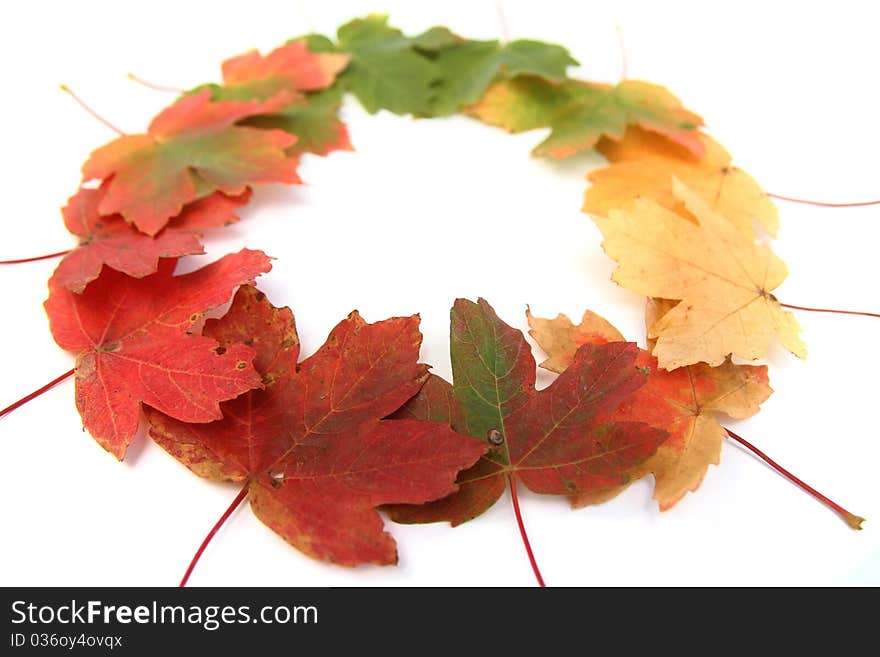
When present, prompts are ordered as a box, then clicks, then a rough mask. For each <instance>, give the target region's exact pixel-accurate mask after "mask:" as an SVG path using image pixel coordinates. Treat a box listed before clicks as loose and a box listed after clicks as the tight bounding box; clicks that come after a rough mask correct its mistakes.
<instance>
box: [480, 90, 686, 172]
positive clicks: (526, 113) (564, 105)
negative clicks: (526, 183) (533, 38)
mask: <svg viewBox="0 0 880 657" xmlns="http://www.w3.org/2000/svg"><path fill="white" fill-rule="evenodd" d="M470 113H471V114H472V115H474V116H475V117H476V118H478V119H480V120H481V121H484V122H486V123H489V124H491V125H497V126H500V127H502V128H504V129H505V130H508V131H510V132H525V131H527V130H535V129H536V128H550V129H551V132H550V135H549V136H548V137H547V138H546V139H545V140H544V141H542V142H541V143H540V144H538V146H537V147H536V148H535V149H534V151H533V152H534V153H535V154H536V155H548V156H550V157H556V158H562V157H568V156H570V155H573V154H575V153H577V152H579V151H585V150H590V149H592V148H593V147H595V146H596V144H597V142H598V141H599V140H600V139H601V138H602V137H606V138H611V139H622V138H623V136H624V132H625V130H626V127H627V126H630V125H637V126H639V127H641V128H644V129H645V130H649V131H651V132H654V133H657V134H660V135H663V136H664V137H665V138H667V139H669V140H671V141H673V142H675V143H677V144H680V145H681V146H684V147H685V148H686V149H688V150H690V151H691V152H693V153H694V154H696V155H702V153H703V150H704V146H703V143H702V142H701V141H700V138H699V133H698V132H697V128H698V127H699V126H700V125H702V123H703V121H702V119H701V118H700V117H699V116H697V115H696V114H694V113H692V112H690V111H688V110H686V109H685V108H684V107H683V106H682V104H681V102H680V101H679V100H678V99H677V98H676V97H675V96H673V95H672V94H671V93H669V91H667V90H666V89H664V88H663V87H659V86H657V85H653V84H649V83H647V82H639V81H636V80H626V81H624V82H621V83H620V84H618V85H616V86H613V87H612V86H608V85H600V84H593V83H590V82H583V81H580V80H565V81H563V82H560V83H555V82H552V81H549V80H545V79H543V78H540V77H535V76H528V75H521V76H519V77H516V78H513V79H511V80H504V81H501V82H496V83H495V84H493V85H492V86H491V87H489V90H488V91H487V92H486V94H485V95H484V96H483V97H482V98H481V99H480V100H479V102H477V103H476V104H475V105H473V106H472V107H471V108H470Z"/></svg>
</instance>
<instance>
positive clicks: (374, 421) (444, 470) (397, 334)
mask: <svg viewBox="0 0 880 657" xmlns="http://www.w3.org/2000/svg"><path fill="white" fill-rule="evenodd" d="M418 323H419V320H418V317H415V316H414V317H401V318H394V319H389V320H386V321H383V322H378V323H375V324H367V323H365V322H364V321H363V319H361V317H360V316H359V315H358V314H357V313H356V312H354V313H352V314H351V315H350V316H349V317H348V318H347V319H345V320H343V321H342V322H340V323H339V325H337V326H336V328H334V329H333V331H332V332H331V333H330V336H329V337H328V339H327V342H326V343H325V344H324V346H323V347H321V348H320V349H319V350H318V351H317V352H316V353H315V354H314V355H312V356H311V357H309V358H307V359H305V360H304V361H303V362H302V363H301V364H300V365H299V366H297V358H298V354H299V339H298V337H297V334H296V328H295V325H294V320H293V315H292V313H291V312H290V310H289V309H286V308H284V309H277V308H274V307H272V306H271V304H270V303H269V302H268V301H267V300H266V298H265V296H264V295H262V294H261V293H259V292H257V291H256V290H255V289H253V288H242V289H241V290H240V291H239V292H238V294H237V295H236V298H235V301H234V303H233V305H232V307H231V309H230V310H229V312H228V313H227V314H226V315H225V316H224V317H222V318H221V319H219V320H209V321H208V322H207V323H206V325H205V329H204V334H205V336H206V339H208V338H213V339H215V340H217V341H218V342H219V343H220V345H221V347H226V346H227V345H229V346H230V348H231V346H232V345H234V344H236V343H238V342H242V341H247V342H248V343H249V344H251V345H252V346H253V348H254V350H255V351H256V353H257V355H256V358H255V361H254V362H255V365H256V367H257V368H258V369H259V370H260V371H261V373H262V374H263V380H264V382H265V389H263V390H255V391H252V392H250V393H247V394H246V395H244V396H242V397H240V398H239V399H235V400H232V401H230V402H226V403H224V404H223V415H224V419H223V420H221V421H218V422H213V423H211V424H201V425H198V424H188V423H184V422H179V421H177V420H174V419H172V418H169V417H167V416H166V415H164V414H163V413H160V412H158V411H152V410H151V411H149V412H148V418H149V421H150V435H151V436H152V437H153V439H154V440H155V441H156V442H157V443H159V444H160V445H162V447H164V448H165V449H166V450H167V451H168V452H169V453H171V454H172V455H174V456H175V457H176V458H177V459H179V460H180V461H181V462H183V463H184V464H185V465H186V466H187V467H189V468H190V469H191V470H193V471H194V472H196V473H197V474H199V475H202V476H205V477H208V478H211V479H231V480H239V481H240V480H247V481H248V495H249V497H250V500H251V506H252V508H253V510H254V513H255V514H256V515H257V516H258V517H259V518H260V519H261V520H262V521H263V522H264V523H266V524H267V525H268V526H269V527H271V528H272V529H273V530H274V531H276V532H277V533H278V534H279V535H281V536H282V537H283V538H284V539H285V540H287V541H288V542H289V543H291V544H292V545H294V546H295V547H296V548H298V549H299V550H301V551H302V552H304V553H306V554H308V555H310V556H312V557H315V558H318V559H323V560H327V561H332V562H335V563H338V564H342V565H356V564H361V563H375V564H393V563H396V562H397V547H396V544H395V542H394V539H393V538H392V537H391V536H390V535H389V534H387V533H385V532H384V531H383V523H382V519H381V517H380V516H379V515H378V514H377V512H376V510H375V508H376V507H377V506H380V505H383V504H392V503H409V504H422V503H424V502H428V501H430V500H434V499H437V498H440V497H443V496H445V495H448V494H450V493H452V492H454V491H455V490H456V488H457V487H456V485H455V477H456V474H457V473H458V472H459V471H460V470H462V469H463V468H467V467H468V466H470V465H472V464H473V463H474V462H475V461H476V460H477V458H479V456H480V455H481V454H482V453H483V452H485V451H486V445H484V444H483V443H481V442H479V441H476V440H473V439H471V438H468V437H466V436H462V435H460V434H457V433H455V432H454V431H452V430H451V429H450V428H449V426H448V425H447V424H444V423H440V422H428V421H424V420H415V419H401V420H382V419H381V418H383V417H385V416H387V415H389V414H390V413H393V412H394V411H395V410H397V409H398V408H399V407H400V406H401V404H403V403H404V402H406V400H407V399H409V398H410V397H412V396H413V395H414V394H415V393H416V392H417V391H418V390H419V388H420V387H421V386H422V384H423V383H424V382H425V379H426V378H427V376H428V372H427V367H426V366H425V365H422V364H419V363H418V353H419V345H420V343H421V334H420V333H419V331H418Z"/></svg>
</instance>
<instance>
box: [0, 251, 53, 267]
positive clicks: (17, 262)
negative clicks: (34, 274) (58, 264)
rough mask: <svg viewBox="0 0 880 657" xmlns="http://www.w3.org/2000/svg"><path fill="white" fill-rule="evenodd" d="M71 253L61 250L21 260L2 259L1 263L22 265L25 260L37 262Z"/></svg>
mask: <svg viewBox="0 0 880 657" xmlns="http://www.w3.org/2000/svg"><path fill="white" fill-rule="evenodd" d="M68 253H70V249H68V250H67V251H59V252H58V253H49V254H47V255H41V256H35V257H33V258H21V259H20V260H0V265H20V264H21V263H23V262H36V261H37V260H49V259H50V258H60V257H61V256H66V255H67V254H68Z"/></svg>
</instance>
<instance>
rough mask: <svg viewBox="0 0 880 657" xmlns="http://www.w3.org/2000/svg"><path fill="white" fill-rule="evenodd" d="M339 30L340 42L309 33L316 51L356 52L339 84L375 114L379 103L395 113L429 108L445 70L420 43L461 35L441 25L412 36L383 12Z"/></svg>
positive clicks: (443, 42) (440, 43) (436, 43)
mask: <svg viewBox="0 0 880 657" xmlns="http://www.w3.org/2000/svg"><path fill="white" fill-rule="evenodd" d="M336 36H337V41H338V44H334V43H333V42H332V41H330V40H329V39H327V38H326V37H323V36H320V35H314V34H313V35H308V36H307V37H305V39H306V40H307V43H308V46H309V49H310V50H312V51H314V52H343V53H347V54H348V55H350V56H351V60H350V62H349V65H348V68H347V69H346V70H345V71H344V72H343V73H342V75H340V76H339V84H341V85H342V86H343V87H344V88H345V89H347V90H349V91H351V92H352V93H353V94H354V95H355V96H357V98H358V100H359V101H360V103H361V104H362V105H363V106H364V109H366V110H367V111H368V112H369V113H370V114H375V113H376V112H378V111H379V110H380V109H387V110H389V111H391V112H394V113H395V114H418V115H426V114H428V113H429V112H430V105H431V96H432V93H433V91H432V87H433V85H434V84H435V82H436V81H437V79H438V78H439V75H440V72H439V69H438V68H437V65H436V64H435V63H434V62H432V61H431V60H430V59H429V58H428V57H426V56H425V54H424V53H423V52H420V50H419V49H420V48H421V49H429V48H443V47H446V46H447V45H450V44H451V43H453V42H454V41H455V40H456V39H457V37H455V36H454V35H453V34H452V33H451V32H449V31H448V30H445V31H443V30H442V29H441V30H437V29H434V30H429V31H428V32H426V33H425V34H424V35H420V36H417V37H414V38H409V37H406V36H404V35H403V33H402V32H401V31H400V30H398V29H396V28H393V27H391V26H390V25H388V17H387V16H385V15H380V14H372V15H370V16H367V17H366V18H358V19H355V20H353V21H350V22H348V23H346V24H345V25H343V26H342V27H340V28H339V29H338V30H337V32H336Z"/></svg>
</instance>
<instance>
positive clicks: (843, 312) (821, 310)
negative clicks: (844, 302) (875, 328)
mask: <svg viewBox="0 0 880 657" xmlns="http://www.w3.org/2000/svg"><path fill="white" fill-rule="evenodd" d="M779 305H780V306H782V307H783V308H792V309H794V310H809V311H810V312H813V313H837V314H839V315H862V316H864V317H880V313H868V312H862V311H859V310H833V309H831V308H807V307H806V306H792V305H791V304H788V303H782V302H780V303H779Z"/></svg>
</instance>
